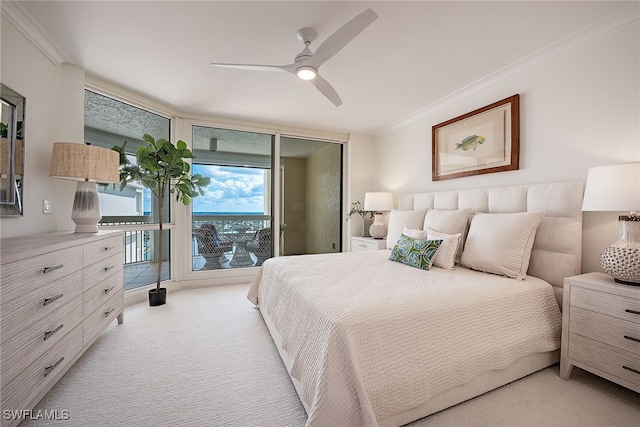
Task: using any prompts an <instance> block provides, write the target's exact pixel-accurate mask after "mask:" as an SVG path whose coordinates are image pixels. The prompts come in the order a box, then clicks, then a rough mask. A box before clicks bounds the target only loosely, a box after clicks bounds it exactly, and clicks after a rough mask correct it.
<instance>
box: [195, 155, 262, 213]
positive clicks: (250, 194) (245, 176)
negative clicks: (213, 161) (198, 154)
mask: <svg viewBox="0 0 640 427" xmlns="http://www.w3.org/2000/svg"><path fill="white" fill-rule="evenodd" d="M193 172H194V173H199V174H201V175H204V176H208V177H209V178H211V183H210V184H209V186H208V187H207V188H206V190H205V194H204V195H203V196H199V197H196V198H195V199H193V212H233V213H237V212H252V213H263V212H264V210H265V209H264V200H265V197H264V193H265V170H264V169H257V168H248V167H231V166H213V165H197V164H196V165H194V166H193Z"/></svg>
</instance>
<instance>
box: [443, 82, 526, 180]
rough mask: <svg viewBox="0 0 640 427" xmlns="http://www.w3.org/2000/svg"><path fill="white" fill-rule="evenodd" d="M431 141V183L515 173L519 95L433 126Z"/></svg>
mask: <svg viewBox="0 0 640 427" xmlns="http://www.w3.org/2000/svg"><path fill="white" fill-rule="evenodd" d="M431 141H432V180H433V181H440V180H443V179H452V178H460V177H464V176H472V175H480V174H485V173H493V172H503V171H509V170H516V169H518V168H519V157H520V95H519V94H516V95H513V96H510V97H508V98H505V99H503V100H500V101H497V102H494V103H493V104H490V105H487V106H486V107H482V108H479V109H477V110H474V111H471V112H470V113H467V114H464V115H462V116H459V117H456V118H453V119H451V120H447V121H446V122H443V123H440V124H437V125H435V126H433V127H432V130H431Z"/></svg>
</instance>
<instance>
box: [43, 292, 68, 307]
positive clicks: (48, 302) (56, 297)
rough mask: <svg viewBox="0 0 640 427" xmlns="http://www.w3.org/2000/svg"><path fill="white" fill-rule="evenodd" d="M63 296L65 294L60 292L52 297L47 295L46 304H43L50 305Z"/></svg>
mask: <svg viewBox="0 0 640 427" xmlns="http://www.w3.org/2000/svg"><path fill="white" fill-rule="evenodd" d="M63 296H64V294H58V295H54V296H52V297H46V298H45V299H44V304H43V305H49V304H51V303H52V302H54V301H55V300H57V299H60V298H62V297H63Z"/></svg>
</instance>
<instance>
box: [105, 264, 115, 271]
mask: <svg viewBox="0 0 640 427" xmlns="http://www.w3.org/2000/svg"><path fill="white" fill-rule="evenodd" d="M114 268H116V266H115V265H112V266H109V267H105V268H104V271H109V270H113V269H114Z"/></svg>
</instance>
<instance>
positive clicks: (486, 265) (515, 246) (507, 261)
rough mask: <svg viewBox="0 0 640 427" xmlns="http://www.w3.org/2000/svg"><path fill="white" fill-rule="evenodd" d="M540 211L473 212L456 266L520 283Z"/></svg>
mask: <svg viewBox="0 0 640 427" xmlns="http://www.w3.org/2000/svg"><path fill="white" fill-rule="evenodd" d="M543 216H544V211H532V212H518V213H476V214H475V215H474V216H473V218H472V219H471V225H470V227H469V234H468V235H467V240H466V241H465V244H464V250H463V251H462V258H461V260H460V263H461V264H462V265H463V266H465V267H468V268H472V269H474V270H480V271H484V272H487V273H494V274H500V275H503V276H507V277H512V278H514V279H518V280H522V279H524V278H525V277H527V269H528V268H529V258H530V257H531V248H532V247H533V241H534V240H535V237H536V230H537V229H538V224H540V221H541V220H542V217H543Z"/></svg>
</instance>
